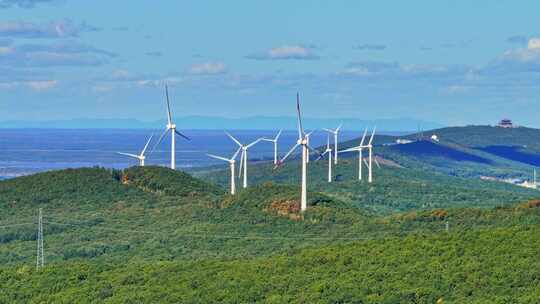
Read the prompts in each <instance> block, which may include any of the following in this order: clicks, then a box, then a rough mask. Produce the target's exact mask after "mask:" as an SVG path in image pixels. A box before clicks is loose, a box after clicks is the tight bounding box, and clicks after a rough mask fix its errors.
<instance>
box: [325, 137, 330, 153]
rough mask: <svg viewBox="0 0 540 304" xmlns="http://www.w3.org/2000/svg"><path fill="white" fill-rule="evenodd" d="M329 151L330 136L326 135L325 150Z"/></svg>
mask: <svg viewBox="0 0 540 304" xmlns="http://www.w3.org/2000/svg"><path fill="white" fill-rule="evenodd" d="M329 149H330V134H326V150H329Z"/></svg>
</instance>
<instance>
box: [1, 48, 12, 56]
mask: <svg viewBox="0 0 540 304" xmlns="http://www.w3.org/2000/svg"><path fill="white" fill-rule="evenodd" d="M11 53H13V48H11V47H8V46H0V55H8V54H11Z"/></svg>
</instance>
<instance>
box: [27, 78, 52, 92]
mask: <svg viewBox="0 0 540 304" xmlns="http://www.w3.org/2000/svg"><path fill="white" fill-rule="evenodd" d="M26 85H27V86H28V87H30V88H31V89H32V90H34V91H47V90H50V89H52V88H54V87H56V85H58V81H57V80H44V81H29V82H27V83H26Z"/></svg>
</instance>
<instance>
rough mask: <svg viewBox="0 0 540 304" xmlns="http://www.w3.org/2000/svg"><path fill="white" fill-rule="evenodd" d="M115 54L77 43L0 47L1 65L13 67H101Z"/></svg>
mask: <svg viewBox="0 0 540 304" xmlns="http://www.w3.org/2000/svg"><path fill="white" fill-rule="evenodd" d="M114 57H116V55H115V54H114V53H111V52H107V51H105V50H101V49H98V48H95V47H92V46H89V45H85V44H81V43H78V42H75V41H67V42H63V43H56V44H23V45H10V46H5V47H0V63H1V64H3V65H4V66H11V67H53V66H99V65H103V64H105V63H108V62H109V60H110V59H111V58H114Z"/></svg>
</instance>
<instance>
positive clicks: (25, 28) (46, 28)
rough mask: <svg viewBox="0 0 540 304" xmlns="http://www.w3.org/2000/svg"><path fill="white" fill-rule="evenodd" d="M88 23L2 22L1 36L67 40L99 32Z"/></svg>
mask: <svg viewBox="0 0 540 304" xmlns="http://www.w3.org/2000/svg"><path fill="white" fill-rule="evenodd" d="M97 30H98V28H96V27H93V26H89V25H88V24H86V23H81V24H75V23H73V22H72V21H71V20H69V19H65V20H55V21H50V22H47V23H41V24H38V23H33V22H27V21H1V22H0V36H4V37H13V38H66V37H77V36H79V34H80V33H81V32H90V31H97Z"/></svg>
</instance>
